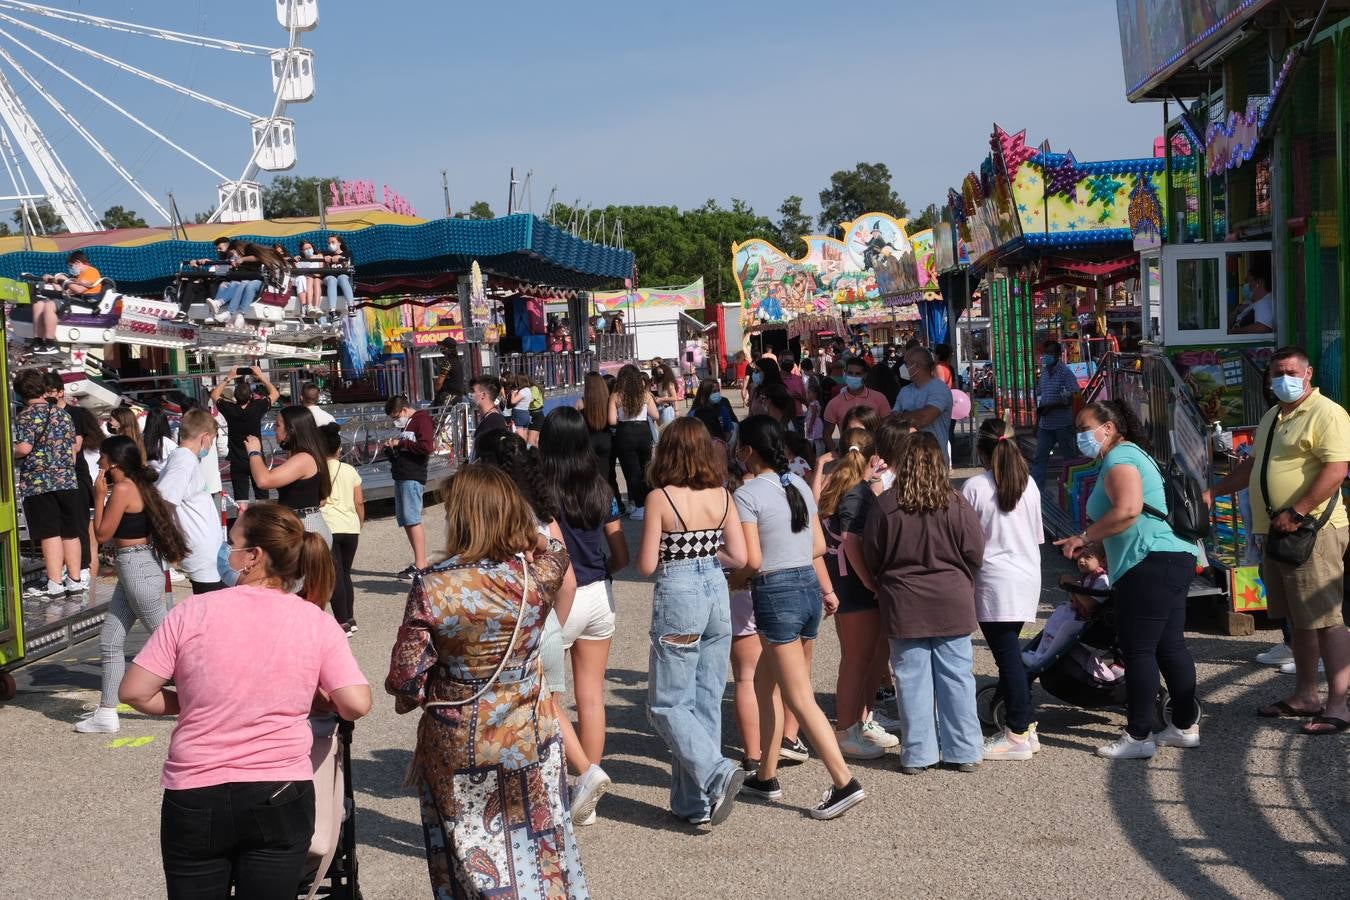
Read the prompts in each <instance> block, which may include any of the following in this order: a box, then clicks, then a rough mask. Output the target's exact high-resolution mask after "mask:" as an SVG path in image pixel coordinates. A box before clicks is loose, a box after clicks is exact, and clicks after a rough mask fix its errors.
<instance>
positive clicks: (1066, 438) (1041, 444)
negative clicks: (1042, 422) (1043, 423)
mask: <svg viewBox="0 0 1350 900" xmlns="http://www.w3.org/2000/svg"><path fill="white" fill-rule="evenodd" d="M1052 449H1057V450H1058V451H1059V455H1060V459H1061V461H1063V460H1066V459H1073V458H1074V457H1075V456H1078V455H1079V454H1078V430H1077V429H1076V428H1074V426H1073V425H1066V426H1064V427H1063V428H1038V429H1036V456H1035V459H1034V460H1033V461H1032V463H1031V480H1032V481H1034V482H1036V487H1043V486H1044V485H1045V470H1046V469H1047V468H1049V466H1050V451H1051V450H1052Z"/></svg>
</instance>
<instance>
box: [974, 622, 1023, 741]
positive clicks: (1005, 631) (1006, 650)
mask: <svg viewBox="0 0 1350 900" xmlns="http://www.w3.org/2000/svg"><path fill="white" fill-rule="evenodd" d="M980 631H982V632H983V633H984V640H985V643H987V644H988V645H989V652H990V653H992V654H994V664H995V665H997V666H998V688H999V693H1000V694H1002V695H1003V703H1004V708H1005V709H1006V710H1007V711H1008V715H1007V719H1008V729H1009V730H1010V731H1014V732H1016V733H1018V734H1021V733H1022V732H1024V731H1026V730H1027V726H1028V725H1030V724H1031V722H1032V719H1033V718H1034V712H1033V707H1032V705H1031V682H1030V681H1029V680H1028V679H1027V667H1026V666H1025V665H1023V664H1022V638H1021V635H1022V623H1021V622H981V623H980Z"/></svg>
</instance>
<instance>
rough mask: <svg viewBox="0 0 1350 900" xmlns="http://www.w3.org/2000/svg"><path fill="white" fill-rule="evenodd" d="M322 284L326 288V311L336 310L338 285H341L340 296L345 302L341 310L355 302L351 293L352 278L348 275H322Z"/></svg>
mask: <svg viewBox="0 0 1350 900" xmlns="http://www.w3.org/2000/svg"><path fill="white" fill-rule="evenodd" d="M323 285H324V287H325V288H327V290H328V311H329V312H330V313H331V312H338V302H337V294H338V286H339V285H341V287H342V298H343V299H344V300H346V301H347V302H346V303H345V304H344V305H343V307H342V311H344V312H345V311H346V309H347V307H349V306H351V305H352V304H353V303H355V302H356V297H354V296H353V295H352V279H351V276H350V275H325V276H323Z"/></svg>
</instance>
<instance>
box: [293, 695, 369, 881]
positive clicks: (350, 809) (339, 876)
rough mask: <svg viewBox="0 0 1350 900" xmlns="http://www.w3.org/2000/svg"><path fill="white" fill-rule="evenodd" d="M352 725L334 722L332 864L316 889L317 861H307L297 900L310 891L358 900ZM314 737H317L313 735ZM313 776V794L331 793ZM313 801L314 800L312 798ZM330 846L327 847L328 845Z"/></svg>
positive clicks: (330, 787)
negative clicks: (337, 801) (336, 787)
mask: <svg viewBox="0 0 1350 900" xmlns="http://www.w3.org/2000/svg"><path fill="white" fill-rule="evenodd" d="M352 728H353V726H352V723H351V722H348V721H346V720H345V719H336V731H335V733H333V740H335V741H337V760H336V762H337V768H338V772H336V773H334V774H335V775H338V776H339V777H340V780H341V782H342V829H341V831H340V832H339V833H338V840H337V846H336V848H334V849H333V852H332V862H331V863H330V864H329V866H328V871H327V873H326V875H325V876H324V877H323V878H321V879H319V881H318V884H317V887H315V884H314V880H313V879H314V876H315V875H316V874H318V873H317V871H316V870H317V869H318V868H319V866H320V861H319V860H318V859H316V858H313V857H311V859H310V862H309V864H308V865H307V867H306V868H307V869H308V872H307V873H306V875H305V879H304V881H303V882H302V883H301V885H300V887H299V889H298V891H297V896H298V897H300V898H305V897H308V896H309V894H310V891H311V889H314V895H315V897H326V898H332V900H361V889H360V887H359V886H358V885H357V880H356V869H357V867H356V800H355V798H354V797H353V795H352ZM316 736H317V735H316ZM320 780H321V779H320V777H318V775H317V774H316V778H315V785H314V787H315V791H316V792H317V791H320V790H332V783H333V782H332V781H331V780H329V781H327V782H326V784H325V785H322V786H321V785H320V784H319V781H320ZM316 800H317V798H316ZM330 846H331V845H330Z"/></svg>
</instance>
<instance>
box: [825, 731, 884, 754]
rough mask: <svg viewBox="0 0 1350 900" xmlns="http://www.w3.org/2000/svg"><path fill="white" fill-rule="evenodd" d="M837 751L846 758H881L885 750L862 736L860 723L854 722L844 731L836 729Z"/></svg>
mask: <svg viewBox="0 0 1350 900" xmlns="http://www.w3.org/2000/svg"><path fill="white" fill-rule="evenodd" d="M834 737H835V739H836V740H837V741H839V752H840V753H842V754H844V757H845V758H846V759H881V757H883V756H885V755H886V751H885V750H883V749H881V748H880V747H879V746H877V745H876V744H874V743H872V742H871V741H869V740H867V739H866V738H864V737H863V736H862V723H860V722H854V723H853V724H852V725H851V726H849V728H848V729H847V730H846V731H836V732H835V733H834Z"/></svg>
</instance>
